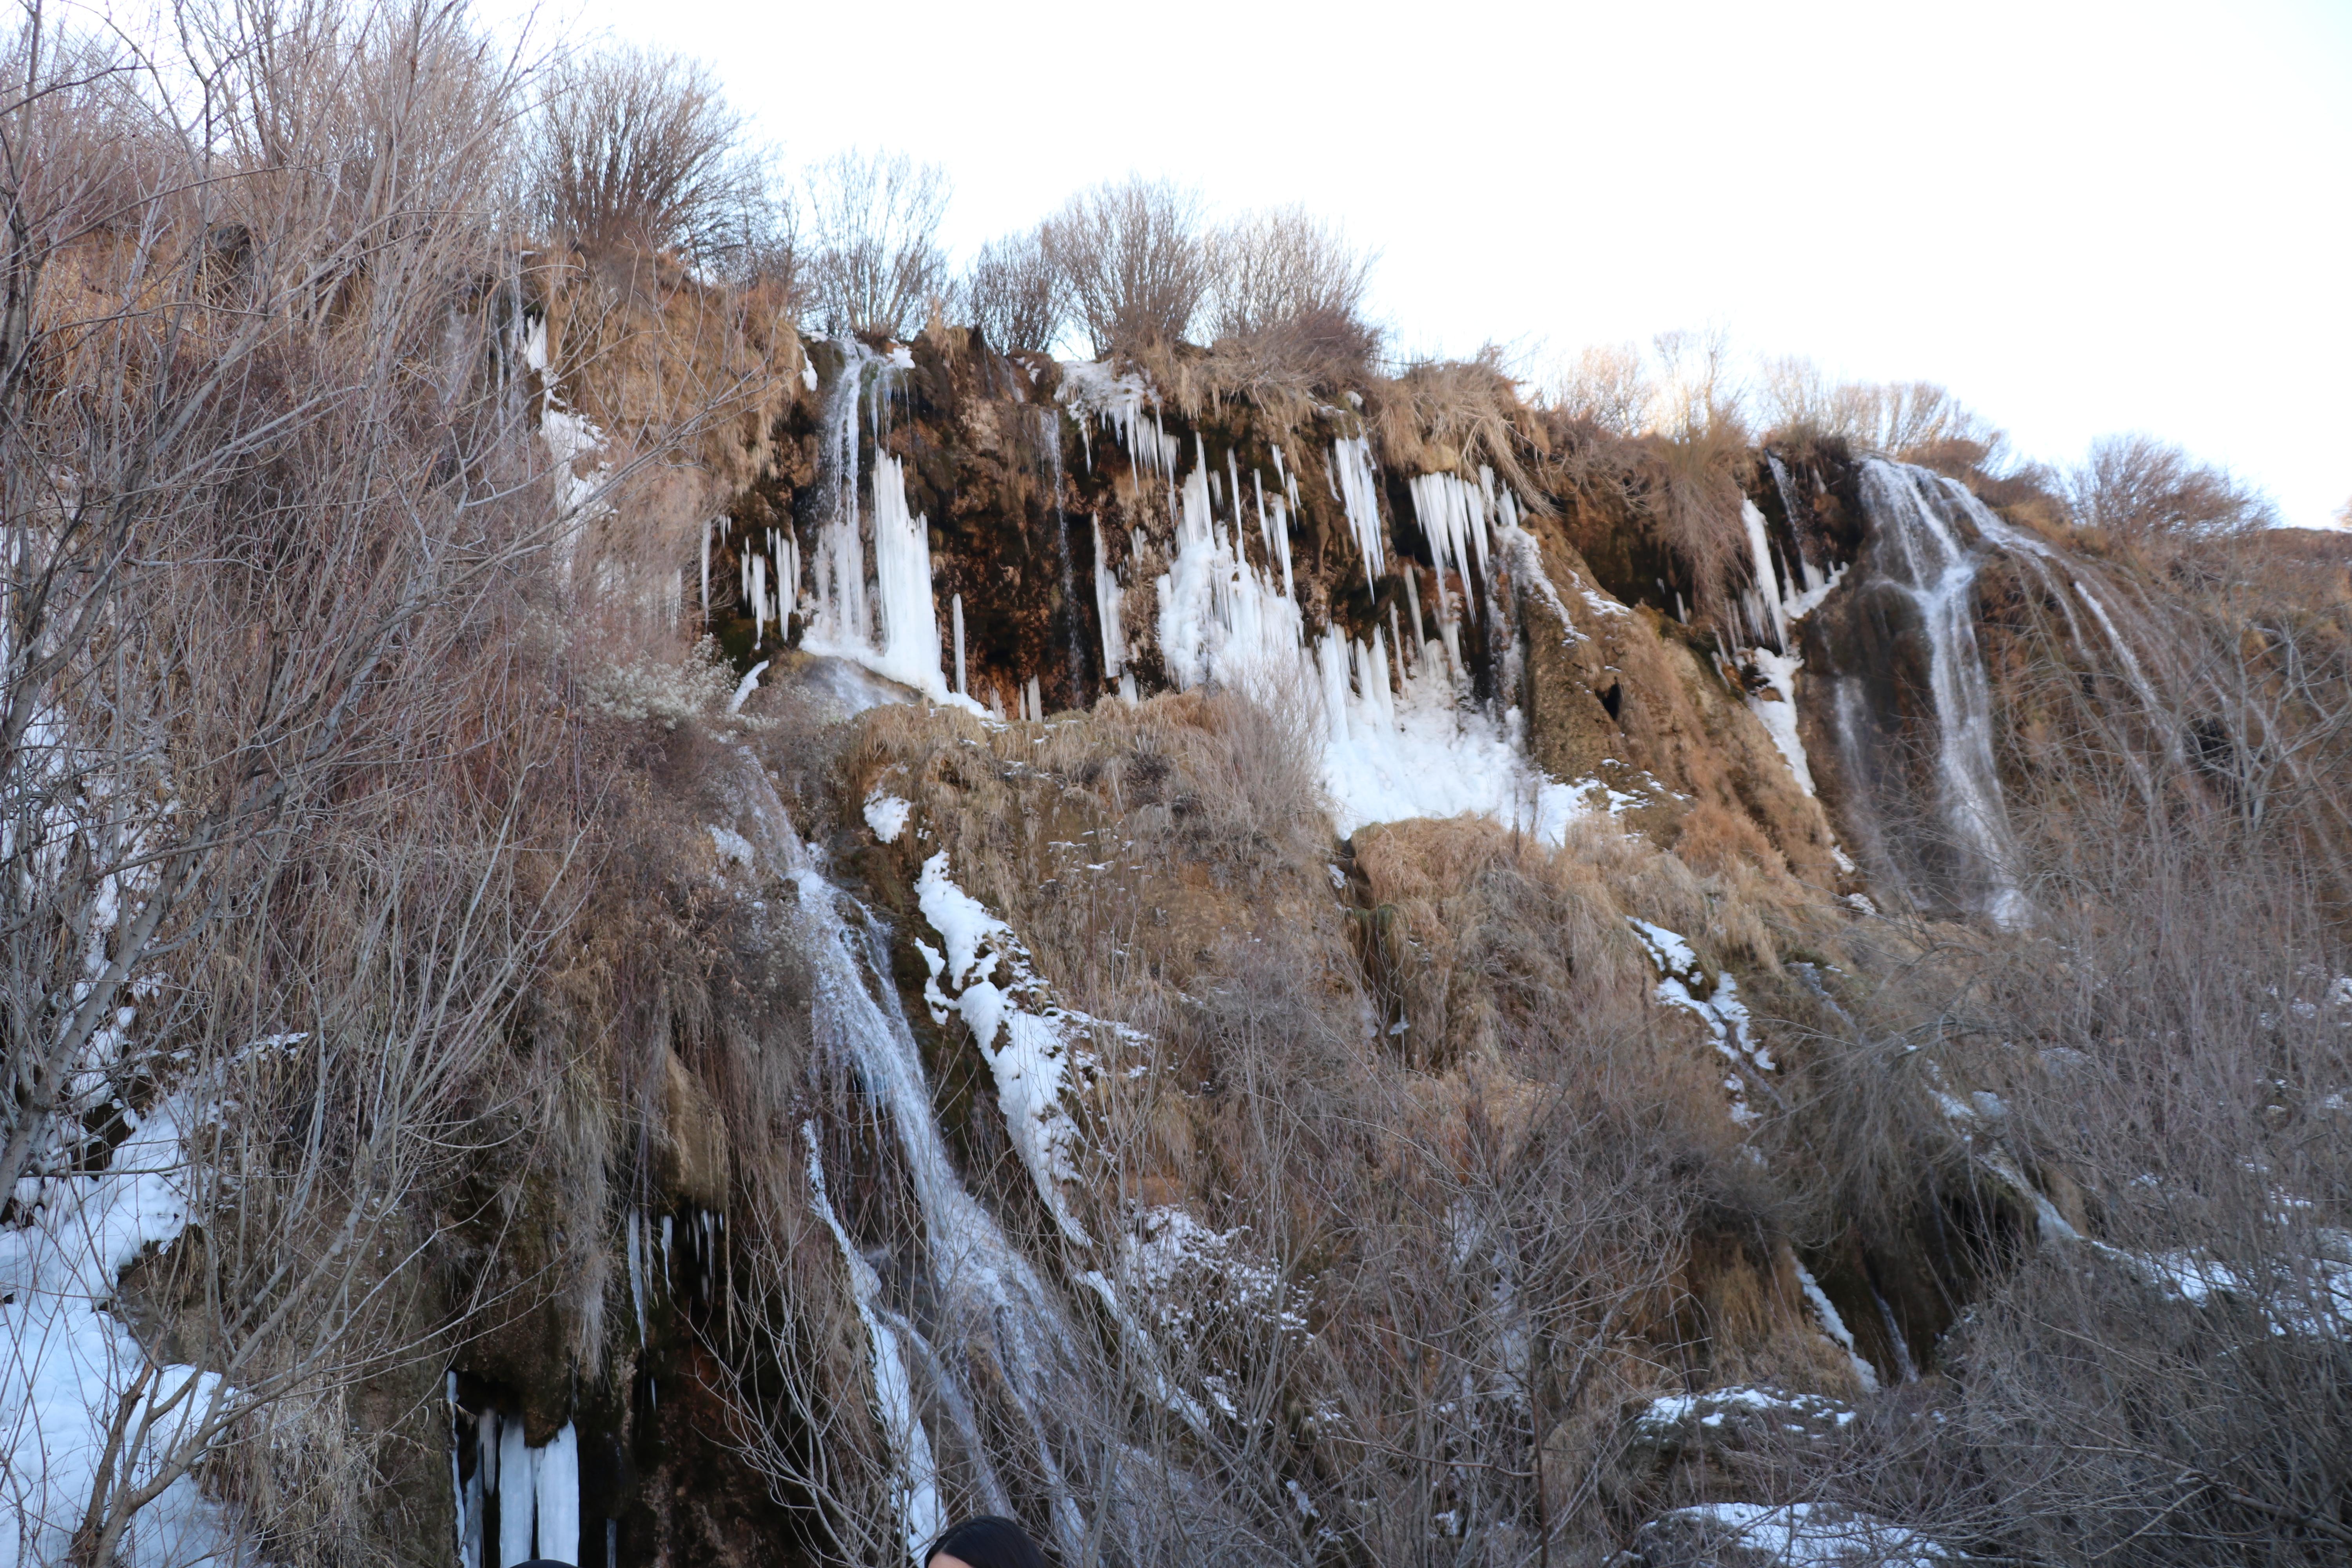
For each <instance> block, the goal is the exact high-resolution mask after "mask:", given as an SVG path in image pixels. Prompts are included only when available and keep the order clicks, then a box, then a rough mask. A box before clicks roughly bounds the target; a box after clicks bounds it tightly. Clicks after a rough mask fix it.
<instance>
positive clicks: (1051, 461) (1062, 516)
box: [1037, 408, 1087, 708]
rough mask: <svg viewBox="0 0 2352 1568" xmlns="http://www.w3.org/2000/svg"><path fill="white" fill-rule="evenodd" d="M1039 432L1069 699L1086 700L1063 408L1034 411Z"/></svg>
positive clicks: (1084, 658)
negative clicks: (1058, 567)
mask: <svg viewBox="0 0 2352 1568" xmlns="http://www.w3.org/2000/svg"><path fill="white" fill-rule="evenodd" d="M1037 424H1038V426H1039V429H1038V435H1039V437H1040V438H1041V439H1042V440H1043V442H1044V444H1045V465H1046V467H1045V482H1046V484H1047V485H1048V486H1050V487H1051V489H1050V493H1051V495H1052V497H1053V501H1054V534H1055V541H1056V542H1058V543H1059V544H1060V546H1061V551H1062V629H1063V633H1064V637H1065V640H1066V645H1067V647H1068V649H1069V658H1070V700H1071V702H1072V703H1074V704H1076V706H1078V707H1081V708H1083V707H1085V706H1086V703H1087V677H1086V656H1085V655H1084V654H1083V653H1081V652H1080V651H1079V640H1078V574H1077V569H1076V565H1075V564H1074V563H1072V561H1071V559H1070V519H1069V514H1068V513H1066V511H1064V510H1062V411H1061V410H1060V409H1059V408H1041V409H1039V410H1038V411H1037Z"/></svg>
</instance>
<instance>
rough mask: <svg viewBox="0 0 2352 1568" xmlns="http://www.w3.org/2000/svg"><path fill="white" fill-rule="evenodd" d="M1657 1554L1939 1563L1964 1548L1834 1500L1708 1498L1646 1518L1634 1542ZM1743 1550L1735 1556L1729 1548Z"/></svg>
mask: <svg viewBox="0 0 2352 1568" xmlns="http://www.w3.org/2000/svg"><path fill="white" fill-rule="evenodd" d="M1634 1547H1635V1550H1636V1551H1641V1550H1643V1549H1644V1548H1647V1549H1648V1550H1649V1551H1650V1552H1652V1553H1654V1555H1657V1556H1659V1557H1671V1558H1672V1560H1673V1561H1677V1562H1680V1561H1685V1557H1684V1556H1683V1555H1681V1553H1685V1552H1687V1553H1690V1554H1691V1555H1690V1558H1689V1559H1688V1560H1695V1561H1707V1562H1715V1561H1724V1562H1731V1561H1738V1562H1748V1561H1751V1560H1757V1561H1762V1562H1768V1563H1773V1564H1775V1565H1786V1568H1843V1565H1845V1564H1853V1565H1854V1568H1861V1565H1862V1564H1865V1563H1866V1564H1869V1565H1870V1568H1936V1565H1938V1564H1943V1563H1959V1562H1965V1561H1966V1559H1965V1558H1964V1557H1962V1556H1961V1554H1960V1553H1958V1552H1954V1551H1952V1550H1951V1549H1950V1548H1948V1547H1947V1546H1944V1545H1942V1544H1941V1543H1940V1542H1935V1541H1931V1540H1929V1539H1928V1538H1927V1536H1924V1535H1922V1534H1920V1533H1919V1532H1918V1531H1916V1530H1909V1529H1906V1528H1905V1527H1904V1526H1902V1525H1899V1524H1894V1523H1891V1522H1889V1521H1886V1520H1883V1519H1878V1518H1874V1517H1873V1516H1872V1515H1870V1514H1866V1513H1857V1512H1855V1511H1854V1510H1851V1509H1845V1508H1840V1507H1838V1506H1837V1505H1836V1504H1834V1503H1809V1502H1792V1503H1783V1504H1780V1505H1779V1506H1777V1507H1775V1506H1771V1505H1768V1504H1765V1503H1755V1502H1715V1503H1703V1504H1701V1505H1700V1506H1698V1507H1696V1508H1678V1509H1675V1510H1674V1511H1673V1512H1671V1513H1666V1514H1661V1515H1660V1516H1659V1517H1657V1518H1656V1519H1654V1520H1652V1521H1650V1522H1649V1523H1647V1524H1645V1525H1643V1527H1642V1530H1641V1533H1640V1535H1639V1536H1638V1537H1636V1539H1635V1542H1634ZM1734 1552H1737V1553H1739V1554H1740V1555H1739V1556H1738V1557H1737V1558H1734V1557H1732V1556H1731V1555H1730V1554H1731V1553H1734Z"/></svg>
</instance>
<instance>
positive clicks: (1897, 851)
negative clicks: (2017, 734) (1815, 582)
mask: <svg viewBox="0 0 2352 1568" xmlns="http://www.w3.org/2000/svg"><path fill="white" fill-rule="evenodd" d="M1861 489H1862V500H1863V510H1864V515H1865V517H1866V519H1867V521H1868V522H1869V526H1870V533H1869V538H1868V540H1867V542H1865V544H1864V550H1863V555H1862V560H1861V562H1860V563H1859V565H1858V566H1857V568H1856V579H1855V582H1854V583H1853V585H1851V586H1850V587H1849V588H1848V589H1847V590H1846V592H1845V593H1843V594H1842V595H1839V598H1838V601H1837V603H1836V604H1835V605H1834V606H1833V607H1832V609H1831V610H1830V611H1829V612H1828V613H1825V614H1823V615H1822V616H1817V617H1815V618H1813V619H1812V620H1811V621H1809V622H1808V624H1807V632H1806V646H1807V655H1806V663H1807V666H1808V668H1813V669H1817V670H1820V671H1821V672H1822V674H1823V676H1824V677H1825V678H1826V679H1827V682H1828V685H1829V688H1830V701H1829V703H1828V704H1827V706H1826V712H1825V722H1826V724H1827V725H1828V727H1829V729H1830V730H1831V731H1832V739H1833V741H1834V754H1835V758H1836V762H1837V765H1838V770H1839V773H1840V775H1841V780H1842V787H1841V789H1840V791H1839V805H1840V806H1841V809H1842V813H1843V816H1844V818H1845V820H1846V824H1847V826H1848V828H1849V830H1850V833H1851V836H1852V837H1853V839H1854V841H1855V842H1856V843H1857V844H1858V845H1859V846H1860V847H1861V848H1862V850H1863V852H1864V856H1865V857H1866V858H1869V859H1870V860H1872V861H1873V862H1874V865H1873V866H1872V869H1873V870H1874V872H1875V873H1876V874H1877V875H1878V876H1879V877H1880V878H1881V879H1884V880H1885V881H1886V882H1887V883H1889V884H1890V885H1891V886H1893V887H1895V888H1897V889H1903V890H1905V891H1906V892H1908V893H1909V894H1910V895H1911V896H1912V897H1913V898H1914V899H1916V900H1920V901H1922V902H1923V903H1925V904H1927V905H1929V906H1934V905H1939V904H1940V905H1945V906H1949V907H1954V908H1958V909H1963V910H1969V911H1971V912H1975V913H1980V914H1983V915H1985V916H1988V917H1989V918H1990V919H1991V920H1993V921H1995V922H1996V923H1999V924H2001V925H2016V924H2020V923H2022V922H2023V921H2025V920H2027V919H2028V918H2029V917H2030V915H2031V913H2032V909H2031V906H2030V905H2029V903H2028V902H2027V900H2026V898H2025V895H2024V893H2023V892H2022V891H2021V889H2019V887H2018V885H2017V879H2016V871H2015V866H2014V860H2015V857H2014V854H2013V851H2012V848H2011V837H2010V826H2009V817H2008V811H2007V807H2006V805H2005V804H2004V802H2003V800H2002V795H2001V788H2000V778H1999V776H1998V774H1997V773H1996V771H1995V768H1994V763H1993V750H1992V734H1993V730H1992V711H1991V695H1990V684H1989V682H1988V681H1987V679H1986V677H1985V668H1984V658H1983V656H1982V654H1981V653H1980V651H1979V648H1978V647H1977V639H1976V626H1975V615H1974V605H1973V603H1972V600H1973V597H1974V589H1975V584H1976V579H1977V571H1978V568H1979V565H1980V564H1981V563H1982V560H1983V555H1982V553H1981V548H1980V547H1981V546H1982V545H1984V544H1986V543H1992V544H2000V545H2007V544H2011V542H2012V540H2013V537H2014V536H2013V531H2011V529H2009V527H2008V526H2007V525H2006V524H2005V523H2003V522H2002V521H2000V519H1999V518H1998V517H1996V516H1994V515H1993V514H1992V513H1991V511H1990V510H1989V509H1987V508H1986V506H1985V505H1984V503H1983V502H1981V501H1979V500H1977V498H1976V497H1975V496H1974V495H1972V494H1970V493H1969V490H1968V489H1967V488H1966V487H1965V486H1962V485H1960V484H1958V483H1956V482H1954V481H1953V480H1950V479H1945V478H1943V477H1942V476H1940V475H1938V474H1935V473H1931V472H1929V471H1928V470H1927V469H1925V468H1914V467H1911V466H1910V465H1908V464H1902V463H1895V462H1890V461H1887V460H1885V459H1884V458H1872V459H1870V460H1868V461H1866V462H1865V463H1864V464H1863V468H1862V482H1861Z"/></svg>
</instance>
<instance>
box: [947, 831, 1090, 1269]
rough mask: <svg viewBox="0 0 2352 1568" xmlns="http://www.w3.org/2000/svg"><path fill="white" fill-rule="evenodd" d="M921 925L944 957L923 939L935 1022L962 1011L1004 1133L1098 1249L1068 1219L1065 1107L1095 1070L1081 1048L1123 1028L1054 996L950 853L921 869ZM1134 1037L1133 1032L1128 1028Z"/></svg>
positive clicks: (1053, 1208)
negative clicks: (962, 882)
mask: <svg viewBox="0 0 2352 1568" xmlns="http://www.w3.org/2000/svg"><path fill="white" fill-rule="evenodd" d="M915 896H916V900H917V902H918V903H919V905H920V906H921V909H922V911H923V919H924V920H925V921H928V922H929V925H930V928H931V930H932V931H935V932H937V933H938V934H939V937H940V942H942V944H943V945H944V947H945V949H946V951H945V952H940V949H938V948H934V947H933V946H931V944H930V943H929V942H924V941H922V940H921V939H919V938H918V939H917V940H916V942H915V946H916V948H917V950H918V951H919V952H921V953H922V955H923V963H925V964H926V965H927V966H929V970H930V977H929V979H927V980H926V981H924V983H923V997H924V1000H925V1001H926V1002H928V1003H929V1005H930V1012H931V1021H932V1022H933V1023H935V1024H944V1023H946V1022H947V1019H948V1015H949V1014H950V1012H953V1013H956V1014H959V1015H961V1017H962V1018H963V1021H964V1023H965V1025H966V1026H968V1027H970V1028H971V1033H972V1037H973V1038H974V1039H976V1040H978V1041H979V1042H980V1048H981V1054H982V1056H983V1057H985V1058H987V1059H988V1065H989V1068H990V1070H991V1071H992V1072H993V1073H994V1075H995V1078H996V1100H997V1105H998V1108H999V1109H1000V1110H1003V1113H1004V1126H1005V1131H1007V1132H1008V1133H1010V1134H1011V1135H1012V1139H1013V1148H1014V1149H1015V1150H1017V1151H1018V1152H1019V1153H1020V1155H1021V1162H1022V1163H1023V1164H1024V1165H1025V1166H1026V1167H1027V1168H1028V1171H1029V1176H1030V1179H1031V1180H1032V1181H1033V1182H1034V1183H1035V1184H1036V1186H1037V1195H1038V1196H1039V1197H1041V1198H1043V1199H1045V1206H1046V1208H1047V1210H1048V1211H1050V1212H1051V1213H1052V1215H1053V1216H1054V1220H1055V1224H1057V1225H1059V1226H1061V1227H1062V1232H1063V1234H1064V1235H1066V1236H1067V1237H1069V1238H1070V1239H1071V1240H1073V1241H1075V1242H1077V1243H1079V1244H1080V1245H1081V1246H1087V1245H1091V1243H1090V1242H1089V1240H1088V1237H1087V1233H1086V1231H1085V1229H1084V1227H1082V1226H1080V1225H1079V1224H1078V1222H1077V1220H1076V1217H1074V1216H1073V1215H1071V1214H1070V1212H1069V1203H1068V1200H1067V1199H1066V1197H1065V1196H1064V1194H1063V1192H1062V1185H1063V1184H1064V1183H1066V1182H1073V1181H1076V1179H1077V1176H1078V1170H1077V1163H1076V1158H1075V1157H1074V1155H1073V1152H1072V1151H1073V1147H1074V1145H1075V1143H1076V1138H1077V1125H1076V1121H1075V1120H1074V1118H1073V1115H1072V1111H1071V1108H1070V1106H1069V1104H1068V1101H1067V1098H1066V1097H1067V1095H1068V1093H1069V1092H1070V1091H1071V1090H1072V1089H1075V1087H1076V1082H1075V1079H1074V1078H1073V1074H1074V1072H1075V1073H1084V1072H1087V1071H1088V1070H1090V1069H1091V1068H1093V1067H1094V1065H1095V1062H1094V1058H1093V1057H1092V1056H1091V1055H1090V1054H1088V1053H1087V1051H1085V1050H1084V1049H1082V1048H1081V1042H1082V1041H1083V1039H1084V1038H1085V1037H1086V1035H1087V1032H1088V1031H1090V1030H1094V1029H1097V1028H1110V1029H1117V1030H1122V1031H1124V1030H1125V1026H1123V1025H1117V1024H1108V1023H1106V1022H1105V1021H1104V1020H1102V1019H1099V1018H1095V1017H1092V1016H1088V1015H1087V1014H1085V1013H1080V1012H1076V1011H1075V1010H1073V1009H1070V1008H1066V1007H1063V1006H1060V1005H1057V1004H1055V1002H1053V1001H1052V999H1051V998H1050V997H1049V996H1048V995H1047V994H1046V991H1045V983H1044V982H1043V980H1041V979H1040V978H1039V976H1038V973H1037V970H1036V965H1035V964H1034V963H1033V962H1032V960H1031V958H1030V955H1029V950H1028V949H1027V948H1026V947H1025V946H1024V945H1023V943H1022V942H1021V940H1020V939H1019V938H1018V937H1016V936H1014V935H1013V930H1012V928H1011V927H1010V926H1007V925H1006V924H1005V923H1004V922H1003V921H1001V920H998V919H997V918H996V917H995V916H994V915H992V914H990V913H989V912H988V910H987V908H986V906H984V905H982V903H981V901H980V900H978V899H975V898H973V897H972V896H971V894H969V893H967V892H965V891H964V890H963V889H961V888H959V887H958V886H956V884H955V880H954V879H953V878H952V877H950V875H949V874H948V855H947V851H946V850H944V849H942V850H941V851H940V852H939V853H938V854H936V855H934V856H932V857H931V858H929V859H928V860H926V861H924V862H923V870H922V874H921V876H920V877H919V878H918V879H916V882H915ZM1128 1032H1129V1033H1131V1031H1128Z"/></svg>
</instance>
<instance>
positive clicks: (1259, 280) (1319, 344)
mask: <svg viewBox="0 0 2352 1568" xmlns="http://www.w3.org/2000/svg"><path fill="white" fill-rule="evenodd" d="M1212 248H1213V254H1214V256H1215V258H1216V267H1215V272H1216V283H1215V287H1214V289H1213V297H1212V301H1211V307H1210V309H1211V319H1212V321H1213V324H1214V330H1215V332H1216V335H1217V336H1218V337H1219V338H1220V339H1231V340H1233V341H1234V342H1236V343H1238V344H1241V345H1243V346H1244V347H1246V348H1255V349H1257V350H1258V351H1259V352H1261V353H1271V354H1273V355H1274V356H1276V357H1278V358H1281V359H1284V360H1286V361H1289V362H1291V363H1295V364H1297V366H1298V367H1299V369H1300V370H1301V371H1302V372H1303V373H1304V374H1309V375H1320V376H1321V377H1323V378H1325V379H1328V378H1329V377H1331V376H1334V375H1337V374H1344V373H1345V372H1346V371H1347V370H1349V369H1358V370H1360V369H1361V368H1362V367H1363V365H1364V364H1365V363H1366V362H1367V361H1368V360H1370V357H1371V356H1372V354H1373V353H1374V352H1375V351H1376V350H1377V349H1378V348H1379V346H1380V333H1379V332H1378V331H1377V330H1375V329H1374V328H1373V327H1372V325H1371V324H1370V322H1369V321H1366V320H1365V319H1364V293H1365V289H1366V286H1367V283H1368V281H1369V279H1370V271H1371V258H1370V256H1368V255H1366V254H1365V253H1364V252H1362V251H1360V250H1358V249H1357V248H1356V247H1353V246H1351V245H1349V243H1348V239H1347V237H1346V236H1345V235H1344V234H1343V233H1341V232H1340V230H1339V228H1338V227H1337V226H1333V225H1330V224H1327V223H1324V222H1323V221H1322V220H1320V219H1318V218H1317V217H1315V216H1312V215H1311V214H1309V213H1308V212H1307V209H1306V208H1305V207H1303V206H1297V205H1293V206H1286V207H1274V208H1269V209H1268V210H1266V211H1265V212H1260V213H1254V214H1251V215H1250V216H1246V217H1244V218H1242V219H1241V220H1239V221H1238V222H1236V223H1234V224H1232V225H1230V226H1227V227H1226V228H1225V229H1224V230H1223V231H1222V232H1221V233H1219V234H1218V235H1217V236H1216V237H1215V239H1214V242H1213V247H1212Z"/></svg>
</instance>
